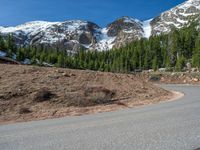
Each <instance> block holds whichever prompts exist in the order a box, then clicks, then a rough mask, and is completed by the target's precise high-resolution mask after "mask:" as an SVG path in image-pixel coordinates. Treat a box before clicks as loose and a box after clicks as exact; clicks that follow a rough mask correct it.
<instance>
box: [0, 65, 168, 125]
mask: <svg viewBox="0 0 200 150" xmlns="http://www.w3.org/2000/svg"><path fill="white" fill-rule="evenodd" d="M169 97H170V93H169V92H168V91H165V90H163V89H160V88H158V87H155V86H153V85H152V84H150V83H148V82H146V81H143V80H141V79H140V77H136V75H130V74H114V73H102V72H95V71H88V70H87V71H83V70H71V69H58V68H42V67H36V66H15V65H3V64H0V123H2V122H10V121H28V120H38V119H47V118H54V117H62V116H69V115H82V114H88V113H96V112H103V111H111V110H116V109H121V108H125V107H133V106H137V105H143V104H149V103H155V102H159V101H161V100H164V99H167V98H169Z"/></svg>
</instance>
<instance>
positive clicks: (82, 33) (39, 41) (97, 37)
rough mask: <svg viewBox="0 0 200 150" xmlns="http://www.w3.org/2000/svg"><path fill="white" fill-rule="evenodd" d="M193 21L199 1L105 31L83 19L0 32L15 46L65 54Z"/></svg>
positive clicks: (104, 46) (121, 43)
mask: <svg viewBox="0 0 200 150" xmlns="http://www.w3.org/2000/svg"><path fill="white" fill-rule="evenodd" d="M193 19H195V20H197V19H200V0H187V1H185V2H184V3H182V4H180V5H177V6H176V7H174V8H172V9H170V10H168V11H165V12H163V13H162V14H160V15H159V16H157V17H155V18H153V19H150V20H146V21H140V20H138V19H134V18H131V17H127V16H124V17H121V18H118V19H116V20H115V21H113V22H112V23H110V24H108V25H107V26H106V28H101V27H99V26H98V25H97V24H95V23H92V22H88V21H83V20H68V21H64V22H47V21H33V22H27V23H25V24H22V25H18V26H16V27H1V26H0V33H1V34H2V35H3V36H5V37H6V36H7V35H8V34H12V35H13V36H14V38H15V41H16V43H17V45H19V46H25V45H35V46H38V45H44V46H46V47H47V48H49V47H50V48H52V47H53V48H55V47H56V48H59V49H63V50H66V51H77V50H79V49H91V50H109V49H112V48H119V47H121V46H124V45H126V44H127V43H130V42H132V41H134V40H137V39H141V38H149V37H150V36H152V35H159V34H161V33H168V32H170V31H171V29H172V28H174V27H175V28H181V27H183V26H184V25H185V24H188V23H189V22H190V21H191V20H193Z"/></svg>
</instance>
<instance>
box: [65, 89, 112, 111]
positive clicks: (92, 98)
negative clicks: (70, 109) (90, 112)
mask: <svg viewBox="0 0 200 150" xmlns="http://www.w3.org/2000/svg"><path fill="white" fill-rule="evenodd" d="M114 95H115V92H114V91H111V90H109V89H106V88H104V87H99V86H93V87H82V89H81V90H80V91H76V92H68V93H66V94H65V100H66V103H67V105H68V106H79V107H87V106H94V105H99V104H106V103H112V98H113V96H114Z"/></svg>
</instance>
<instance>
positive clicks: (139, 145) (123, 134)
mask: <svg viewBox="0 0 200 150" xmlns="http://www.w3.org/2000/svg"><path fill="white" fill-rule="evenodd" d="M165 87H166V88H167V89H172V90H176V91H181V92H183V93H185V96H184V97H183V98H181V99H179V100H176V101H170V102H164V103H159V104H155V105H148V106H141V107H137V108H132V109H125V110H119V111H115V112H107V113H100V114H93V115H85V116H78V117H66V118H60V119H53V120H45V121H33V122H28V123H17V124H11V125H1V126H0V150H195V149H198V148H199V147H200V86H188V85H168V86H165Z"/></svg>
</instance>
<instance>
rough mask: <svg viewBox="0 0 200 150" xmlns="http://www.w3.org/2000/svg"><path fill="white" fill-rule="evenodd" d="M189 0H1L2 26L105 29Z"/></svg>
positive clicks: (150, 15)
mask: <svg viewBox="0 0 200 150" xmlns="http://www.w3.org/2000/svg"><path fill="white" fill-rule="evenodd" d="M184 1H185V0H0V4H1V8H0V26H16V25H19V24H22V23H25V22H29V21H36V20H43V21H65V20H70V19H81V20H87V21H92V22H95V23H97V24H98V25H99V26H101V27H104V26H106V25H107V24H108V23H111V22H112V21H114V20H115V19H117V18H119V17H122V16H130V17H133V18H137V19H140V20H147V19H151V18H153V17H155V16H157V15H159V14H160V13H161V12H163V11H166V10H168V9H170V8H172V7H174V6H176V5H177V4H180V3H182V2H184Z"/></svg>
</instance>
